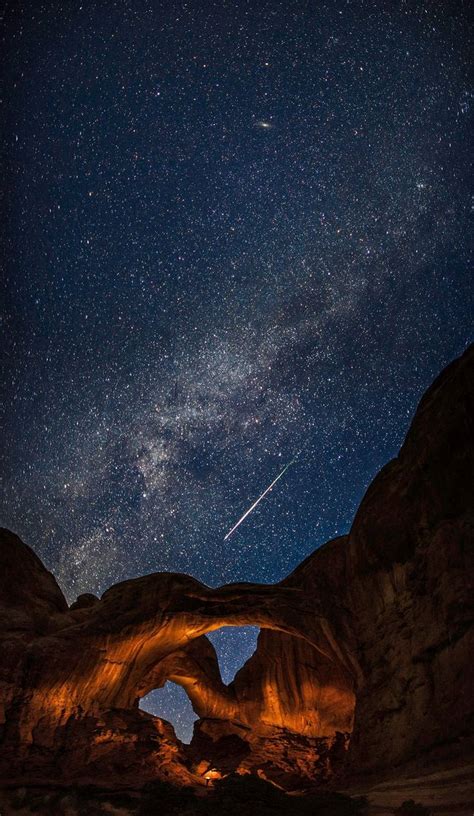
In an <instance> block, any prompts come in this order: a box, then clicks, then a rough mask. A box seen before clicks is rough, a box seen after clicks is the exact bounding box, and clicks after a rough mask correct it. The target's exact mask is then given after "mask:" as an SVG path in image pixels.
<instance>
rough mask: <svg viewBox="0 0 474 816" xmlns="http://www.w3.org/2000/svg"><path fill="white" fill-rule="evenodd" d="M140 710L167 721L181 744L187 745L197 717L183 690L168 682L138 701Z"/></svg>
mask: <svg viewBox="0 0 474 816" xmlns="http://www.w3.org/2000/svg"><path fill="white" fill-rule="evenodd" d="M140 708H141V709H142V711H146V712H147V713H148V714H153V716H154V717H159V718H160V719H161V720H167V721H168V722H170V723H171V725H172V726H173V728H174V730H175V734H176V736H177V737H178V739H179V740H181V742H184V743H186V744H189V743H190V742H191V739H192V736H193V728H194V723H195V722H196V720H197V719H198V715H197V714H196V712H195V711H194V709H193V707H192V704H191V700H190V699H189V697H188V695H187V694H186V692H185V690H184V688H183V687H182V686H179V685H178V684H177V683H173V682H172V681H168V682H166V683H165V684H164V686H163V687H162V688H159V689H153V691H150V692H149V693H148V694H146V695H145V696H144V697H142V699H141V700H140Z"/></svg>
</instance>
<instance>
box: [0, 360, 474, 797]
mask: <svg viewBox="0 0 474 816" xmlns="http://www.w3.org/2000/svg"><path fill="white" fill-rule="evenodd" d="M473 391H474V348H472V347H471V349H469V350H468V351H467V352H466V353H465V354H464V355H463V357H461V358H460V359H459V360H456V361H455V362H454V363H452V364H451V366H449V367H448V368H447V369H446V370H445V371H444V372H442V374H441V375H440V376H439V377H438V379H437V380H436V381H435V383H434V384H433V385H432V386H431V388H430V389H429V390H428V392H427V393H426V394H425V396H424V397H423V399H422V401H421V403H420V406H419V408H418V410H417V413H416V415H415V418H414V420H413V423H412V426H411V428H410V431H409V433H408V435H407V438H406V440H405V443H404V445H403V447H402V449H401V451H400V453H399V455H398V457H397V458H396V459H395V460H393V461H392V462H390V463H389V464H388V465H386V467H385V468H384V469H383V470H382V471H381V473H380V474H379V475H378V476H377V477H376V478H375V480H374V481H373V483H372V485H371V486H370V487H369V490H368V491H367V494H366V496H365V498H364V500H363V501H362V504H361V506H360V508H359V510H358V512H357V515H356V518H355V520H354V523H353V526H352V529H351V531H350V534H349V536H346V537H342V538H338V539H335V540H334V541H331V542H329V543H328V544H326V545H325V546H324V547H322V548H320V549H319V550H317V551H316V552H315V553H314V554H313V555H311V556H310V557H309V558H308V559H307V560H306V561H305V562H304V563H303V564H301V565H300V566H299V567H298V568H297V569H296V570H295V571H294V572H293V573H292V574H291V575H290V576H289V577H288V578H286V579H285V580H284V581H282V582H281V583H280V584H277V585H274V586H261V585H257V584H233V585H229V586H224V587H221V588H219V589H209V588H208V587H205V586H204V585H202V584H201V583H199V582H198V581H196V580H194V579H193V578H190V577H188V576H185V575H173V574H169V573H157V574H154V575H149V576H146V577H144V578H139V579H135V580H131V581H125V582H123V583H121V584H117V585H115V586H113V587H111V588H110V589H109V590H108V591H107V592H106V593H105V594H104V595H103V596H102V598H101V599H100V600H99V599H96V598H94V596H91V595H86V596H81V597H80V598H79V599H78V600H77V601H76V603H75V604H73V605H72V606H71V607H70V608H68V606H67V604H66V601H65V599H64V597H63V595H62V593H61V590H60V589H59V587H58V585H57V583H56V581H55V579H54V577H53V576H52V575H51V574H50V573H48V572H47V570H46V569H45V568H44V567H43V565H42V564H41V562H40V561H39V559H38V558H37V557H36V555H35V554H34V553H33V552H32V550H31V549H30V548H29V547H27V546H26V545H25V544H23V543H22V542H21V541H20V540H19V539H18V538H17V537H16V536H14V535H13V534H12V533H9V532H8V531H4V532H3V534H2V539H1V544H0V605H1V608H0V647H1V655H2V660H1V665H0V723H1V725H0V740H1V742H0V780H1V779H3V780H6V779H8V780H9V781H10V782H11V781H12V780H13V781H14V782H18V784H31V783H32V782H34V781H35V780H42V781H44V780H45V779H49V780H52V781H54V780H56V781H58V782H59V781H60V782H62V783H67V782H69V781H75V782H78V781H81V782H95V783H98V784H102V785H110V786H111V787H114V786H115V787H116V786H120V785H123V786H127V785H128V786H134V787H140V786H141V785H143V784H145V783H146V782H147V781H148V780H152V779H156V778H157V777H158V778H162V779H167V780H169V781H172V782H174V783H176V784H179V785H189V784H191V785H192V784H194V785H197V784H204V778H203V777H204V775H205V772H206V770H209V768H210V767H211V766H215V767H217V768H218V769H220V771H221V772H222V773H224V772H227V771H228V770H232V769H238V770H239V771H240V772H248V771H255V772H258V773H259V774H260V775H263V776H266V777H268V778H269V779H272V780H273V781H275V782H277V783H278V784H281V785H283V787H304V786H306V785H308V784H311V783H313V784H314V782H318V781H319V782H320V783H321V782H326V781H328V780H329V781H331V780H333V779H334V775H335V774H336V775H337V774H339V775H340V774H341V773H343V772H344V773H345V775H346V779H347V778H351V777H357V776H363V775H367V774H374V775H375V776H377V777H383V776H384V775H387V774H388V775H390V773H393V768H394V767H395V766H400V767H409V764H410V763H413V762H416V763H417V764H418V765H420V763H421V764H423V763H424V765H425V766H426V767H431V766H434V765H436V763H443V762H444V763H446V762H447V761H448V760H449V761H450V762H456V761H457V757H460V756H463V758H464V759H466V757H467V756H468V755H471V754H473V753H474V744H473V740H472V734H473V733H474V728H473V725H474V722H473V709H474V704H473V699H472V688H473V687H474V661H473V660H472V655H473V651H474V650H473V646H474V629H473V626H472V622H473V617H474V614H473V612H474V609H473V598H474V592H473V589H474V587H473V572H474V571H473V540H474V440H473V422H474V420H473V417H474V393H473ZM243 625H254V626H255V625H257V626H260V627H261V633H260V636H259V640H258V645H257V649H256V652H255V654H254V655H253V656H252V657H251V658H250V660H249V661H247V663H246V664H245V666H243V667H242V669H241V670H240V672H239V673H238V674H237V676H236V678H235V680H234V681H233V683H231V684H230V685H229V686H226V685H224V683H223V682H222V679H221V675H220V671H219V666H218V663H217V658H216V654H215V651H214V649H213V646H212V644H211V643H210V642H209V640H208V639H207V638H206V637H205V635H206V633H207V632H210V631H212V630H214V629H218V628H220V627H221V626H243ZM166 680H172V681H174V682H176V683H178V684H180V685H182V686H183V687H184V688H185V690H186V691H187V693H188V695H189V697H190V699H191V701H192V703H193V706H194V708H195V710H196V712H197V714H198V715H199V716H200V718H201V720H200V722H199V723H198V724H197V726H196V729H195V735H194V738H193V741H192V744H191V746H189V747H187V746H183V745H182V744H181V743H180V742H179V741H178V740H177V739H176V736H175V734H174V730H173V728H172V726H170V724H169V723H166V722H164V721H162V720H159V719H158V718H155V717H152V716H151V715H148V714H146V713H145V712H143V711H140V710H139V708H138V702H139V700H140V698H141V697H143V696H144V695H146V694H147V693H148V692H149V691H151V690H152V689H154V688H159V687H160V686H162V685H163V684H164V683H165V682H166ZM350 732H352V737H351V740H350V745H348V736H347V735H348V733H350Z"/></svg>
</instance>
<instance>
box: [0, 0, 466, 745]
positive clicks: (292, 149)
mask: <svg viewBox="0 0 474 816" xmlns="http://www.w3.org/2000/svg"><path fill="white" fill-rule="evenodd" d="M1 31H2V38H3V48H2V52H3V53H4V60H5V68H4V76H5V78H6V83H5V93H4V96H3V105H2V108H3V121H4V127H3V128H2V131H3V137H2V147H3V155H4V160H5V168H6V172H5V175H6V185H5V189H6V196H5V211H6V219H5V224H6V226H5V228H4V257H5V259H6V264H5V268H6V275H5V281H6V285H5V296H6V297H5V308H4V310H3V328H4V342H3V343H2V346H3V359H4V364H5V378H4V381H5V384H6V388H5V396H6V399H5V411H4V423H3V426H4V430H3V438H4V454H3V473H4V479H3V486H2V492H3V500H2V506H3V512H2V519H1V521H2V524H3V525H4V526H7V527H10V528H11V529H12V530H14V531H15V532H17V533H18V534H19V535H20V536H21V537H22V538H23V539H24V540H25V541H26V542H27V543H29V544H30V545H31V546H33V547H34V549H35V550H36V551H37V553H38V555H39V556H40V557H41V558H42V559H43V560H44V562H45V564H46V565H47V566H48V568H50V569H52V570H53V572H54V573H55V574H56V576H57V577H58V580H59V581H60V583H61V586H62V588H63V589H64V591H65V593H66V595H67V597H68V599H69V600H73V599H74V598H75V597H76V596H77V595H78V594H80V593H82V592H94V593H96V594H100V593H102V592H103V591H104V590H105V589H106V588H107V587H108V586H109V585H110V584H111V583H114V582H116V581H119V580H123V579H126V578H131V577H133V576H136V575H141V574H144V573H147V572H153V571H161V570H171V571H176V572H186V573H189V574H192V575H194V576H195V577H196V578H198V579H199V580H201V581H203V582H205V583H207V584H210V585H220V584H222V583H225V582H230V581H238V580H246V581H260V582H274V581H279V580H281V579H282V578H283V577H284V576H285V575H287V574H288V572H290V571H291V570H292V569H293V568H294V567H295V566H296V565H297V564H298V563H300V562H301V561H302V560H303V558H305V557H306V556H307V555H308V554H309V553H310V552H312V551H313V550H314V549H316V548H317V547H318V546H320V545H321V544H323V543H324V542H325V541H326V540H328V539H329V538H331V537H333V536H335V535H337V534H341V533H344V532H347V531H348V529H349V527H350V524H351V521H352V518H353V515H354V512H355V510H356V509H357V506H358V504H359V502H360V500H361V498H362V496H363V494H364V492H365V490H366V488H367V486H368V485H369V483H370V481H371V479H372V478H373V477H374V475H375V474H376V473H377V471H378V470H379V469H380V468H381V467H382V465H383V464H385V462H386V461H387V460H389V459H390V458H391V457H393V456H394V455H395V454H396V452H397V450H398V448H399V446H400V444H401V442H402V441H403V438H404V435H405V433H406V431H407V429H408V425H409V422H410V419H411V417H412V415H413V412H414V410H415V407H416V404H417V401H418V400H419V398H420V397H421V395H422V393H423V391H424V390H425V388H426V387H427V386H428V385H429V384H430V382H431V381H432V380H433V378H434V377H435V376H436V374H437V373H438V372H439V371H440V369H441V368H442V367H443V366H444V365H446V364H447V363H448V362H449V361H450V360H451V359H452V358H453V357H455V356H456V355H458V354H460V353H461V352H462V351H463V349H464V348H465V346H466V345H467V343H468V342H469V341H470V340H471V339H472V314H473V295H472V292H473V287H472V274H471V258H472V240H471V238H470V235H472V232H470V230H471V220H472V211H473V204H472V202H473V197H472V195H473V191H472V183H471V181H472V159H471V155H472V150H471V145H470V138H469V137H470V133H472V110H473V106H474V86H473V83H472V76H471V75H470V74H469V63H470V34H471V31H472V29H470V26H469V8H468V4H467V3H464V2H462V1H461V0H459V2H435V1H433V2H429V3H419V2H415V0H413V2H408V1H407V2H403V1H402V0H401V2H398V3H392V2H390V3H389V2H380V3H373V2H369V1H368V0H367V2H364V1H363V0H348V1H347V2H342V0H334V2H329V1H328V2H321V3H319V2H317V3H308V2H303V1H302V2H285V3H283V2H281V3H280V2H259V3H257V2H250V1H248V2H245V0H243V1H242V2H232V3H230V2H226V0H223V1H222V2H219V3H217V2H216V3H214V2H212V1H211V0H210V1H209V2H201V3H199V2H176V3H163V2H150V1H149V0H138V1H137V0H133V2H128V1H127V0H121V2H113V1H112V2H107V3H105V2H98V1H97V0H96V2H90V3H87V2H83V3H82V4H70V3H66V2H65V3H61V2H56V3H55V2H48V0H45V2H41V3H29V2H23V3H22V2H18V3H16V2H13V3H8V4H7V6H6V8H5V11H4V15H3V21H2V29H1ZM297 454H298V459H297V462H296V464H295V465H294V466H292V467H291V468H290V469H289V470H288V472H287V473H286V474H285V475H284V477H283V478H282V479H281V480H280V481H279V482H278V484H277V485H276V486H275V488H274V490H272V491H271V493H269V494H268V496H266V497H265V499H264V500H263V501H262V502H261V503H260V504H259V506H258V507H257V508H256V509H255V511H254V512H253V513H252V514H251V515H250V516H249V517H248V518H247V519H246V521H245V522H244V523H243V524H242V525H241V526H240V527H239V529H238V530H237V531H236V532H235V533H234V534H233V535H232V536H231V537H230V539H229V540H228V541H225V542H224V535H225V533H226V532H227V531H228V530H229V529H230V527H231V526H232V525H233V524H234V523H235V522H236V521H237V519H238V518H239V517H240V516H241V515H242V513H243V512H244V511H245V510H246V509H247V508H248V507H249V506H250V504H251V503H252V502H253V501H254V500H255V499H256V498H257V497H258V496H259V495H260V494H261V493H262V492H263V490H264V489H265V487H267V486H268V484H269V483H270V482H271V481H272V480H273V479H274V478H275V476H276V475H277V474H278V472H279V471H280V470H281V469H282V467H283V466H284V465H285V464H286V463H287V462H288V461H290V460H291V459H293V458H294V457H295V455H297ZM212 638H213V639H214V642H215V643H216V648H218V650H220V652H221V655H220V662H221V666H222V671H223V674H225V676H226V680H230V679H231V678H232V676H233V674H234V673H235V671H236V670H237V668H238V667H239V666H240V665H241V664H242V662H243V660H244V659H245V656H246V655H248V654H249V653H250V652H251V651H252V649H253V648H254V644H255V633H254V632H252V631H251V630H249V631H248V632H247V634H246V633H245V632H239V631H236V632H235V633H234V634H233V635H232V634H228V633H225V634H220V633H216V634H214V635H213V636H212ZM168 685H170V684H168ZM166 693H168V692H166ZM180 693H181V690H178V691H176V689H175V690H173V691H172V693H171V694H172V698H171V699H170V701H169V705H168V704H167V703H166V704H165V702H163V703H162V708H160V702H159V700H160V697H159V695H160V694H162V695H163V693H162V692H154V695H155V696H154V698H153V699H154V701H156V702H154V703H153V705H154V710H156V713H157V714H160V713H162V714H163V715H164V716H168V717H169V718H170V719H171V720H172V721H174V722H177V723H179V726H180V727H181V728H182V733H183V734H185V735H189V728H190V723H191V719H192V717H191V714H190V713H189V711H187V709H186V711H185V710H184V709H183V702H182V699H181V698H180V697H179V695H180ZM173 695H175V696H174V697H173ZM176 695H178V696H176ZM162 700H163V701H164V697H163V696H162ZM167 706H168V708H169V710H165V709H167Z"/></svg>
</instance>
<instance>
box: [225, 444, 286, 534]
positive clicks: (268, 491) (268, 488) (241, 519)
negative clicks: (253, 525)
mask: <svg viewBox="0 0 474 816" xmlns="http://www.w3.org/2000/svg"><path fill="white" fill-rule="evenodd" d="M294 462H296V459H292V460H291V462H288V464H287V465H285V467H284V468H283V470H282V471H281V473H279V474H278V476H277V477H276V479H274V480H273V482H272V483H271V484H270V485H268V487H267V489H266V490H264V491H263V493H262V495H261V496H259V497H258V499H257V500H256V501H254V503H253V504H252V506H251V507H249V509H248V510H246V511H245V513H244V515H243V516H242V517H241V518H239V520H238V522H237V524H234V526H233V527H232V529H231V530H229V532H228V533H227V535H225V536H224V541H227V539H228V538H230V536H231V535H232V533H233V532H234V531H235V530H236V529H237V527H239V526H240V525H241V524H242V522H243V521H244V519H246V518H247V516H249V515H250V513H251V512H252V510H255V508H256V506H257V504H259V502H261V501H262V499H263V498H264V497H265V496H266V495H267V493H270V490H271V489H272V487H273V486H274V485H276V483H277V481H278V479H281V477H282V476H283V474H284V473H286V471H287V470H288V468H289V467H290V465H292V464H293V463H294Z"/></svg>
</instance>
